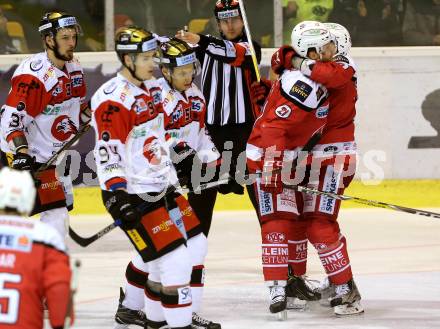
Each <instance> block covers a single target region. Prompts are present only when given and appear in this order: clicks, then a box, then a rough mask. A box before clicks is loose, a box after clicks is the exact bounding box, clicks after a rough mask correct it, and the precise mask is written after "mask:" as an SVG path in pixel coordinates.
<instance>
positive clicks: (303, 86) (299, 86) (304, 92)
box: [289, 80, 313, 102]
mask: <svg viewBox="0 0 440 329" xmlns="http://www.w3.org/2000/svg"><path fill="white" fill-rule="evenodd" d="M312 90H313V87H312V86H310V85H308V84H307V83H305V82H304V81H301V80H298V81H296V82H295V84H294V85H293V87H292V89H290V91H289V95H290V96H293V97H295V98H296V99H299V100H300V101H301V102H304V101H305V100H306V99H307V97H309V96H310V94H311V92H312Z"/></svg>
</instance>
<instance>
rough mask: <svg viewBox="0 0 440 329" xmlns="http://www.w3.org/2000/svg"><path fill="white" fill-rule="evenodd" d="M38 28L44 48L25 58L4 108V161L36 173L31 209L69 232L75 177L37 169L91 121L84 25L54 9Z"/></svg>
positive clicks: (2, 121)
mask: <svg viewBox="0 0 440 329" xmlns="http://www.w3.org/2000/svg"><path fill="white" fill-rule="evenodd" d="M38 31H39V32H40V34H41V37H42V39H43V42H44V44H45V52H42V53H38V54H36V55H33V56H31V57H29V58H27V59H25V60H24V61H23V62H21V63H20V65H19V66H18V67H17V69H16V70H15V72H14V75H13V77H12V79H11V90H10V92H9V94H8V96H7V98H6V102H5V104H4V105H3V107H2V120H1V150H2V163H3V165H8V166H10V167H13V168H15V169H18V170H27V171H30V172H31V173H32V174H33V175H34V176H36V177H35V178H36V180H37V181H38V186H39V188H38V193H37V202H36V204H35V207H34V209H33V211H32V214H36V213H41V221H43V222H46V223H48V224H50V225H51V226H53V227H55V228H56V229H57V230H58V232H60V234H61V235H62V236H65V235H66V232H67V230H66V228H67V226H68V209H67V208H68V207H69V206H70V207H71V206H72V205H71V204H67V203H66V194H70V195H71V191H67V190H66V191H65V189H67V188H68V186H71V182H70V177H63V176H60V177H56V175H55V166H50V167H49V168H48V169H47V170H44V171H42V172H39V173H38V174H37V173H36V171H37V170H38V168H39V167H40V166H41V165H42V164H44V163H45V162H46V161H47V160H48V159H49V158H50V157H51V156H52V155H53V154H54V153H56V152H57V151H58V150H59V149H60V148H61V147H63V145H64V144H65V143H67V142H68V141H69V140H70V139H71V138H73V136H74V135H75V134H76V133H77V132H78V131H79V130H80V129H81V128H80V127H81V125H84V124H87V123H88V121H90V110H89V108H88V106H87V103H86V101H85V96H86V85H85V81H84V76H83V70H82V68H81V65H80V64H79V62H78V61H77V60H76V59H75V58H74V57H73V51H74V50H75V47H76V45H77V40H78V36H79V35H80V34H81V28H80V26H79V24H78V22H77V20H76V18H75V17H74V16H72V15H68V14H66V13H63V12H50V13H47V14H45V15H44V16H43V18H42V20H41V22H40V26H39V29H38ZM60 180H63V181H64V183H63V182H61V181H60ZM70 207H69V208H70Z"/></svg>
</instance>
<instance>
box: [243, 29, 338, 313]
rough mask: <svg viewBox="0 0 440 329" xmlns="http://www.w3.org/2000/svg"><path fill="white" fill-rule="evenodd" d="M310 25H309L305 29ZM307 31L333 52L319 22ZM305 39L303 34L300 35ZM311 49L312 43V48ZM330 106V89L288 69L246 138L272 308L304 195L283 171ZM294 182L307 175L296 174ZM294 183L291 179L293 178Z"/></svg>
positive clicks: (282, 304) (279, 306) (281, 295)
mask: <svg viewBox="0 0 440 329" xmlns="http://www.w3.org/2000/svg"><path fill="white" fill-rule="evenodd" d="M307 30H308V29H306V31H307ZM308 32H309V33H306V36H307V38H305V39H306V40H307V41H309V42H311V44H313V45H314V47H313V51H314V52H316V53H318V54H322V55H324V56H328V57H330V58H331V56H332V55H333V54H334V52H335V47H336V46H335V40H334V37H333V36H332V35H331V34H330V33H329V32H328V31H327V30H326V29H322V28H320V26H316V27H313V29H311V30H310V31H308ZM301 41H302V42H303V41H304V39H302V40H301ZM310 50H312V49H310ZM328 110H329V101H328V92H327V89H326V88H325V87H324V86H323V85H321V84H319V83H317V82H315V81H313V80H311V79H309V78H308V77H306V76H305V75H304V74H302V73H301V72H300V71H298V70H289V71H284V73H283V74H282V75H281V76H280V78H279V79H278V80H277V81H276V82H275V83H274V85H273V86H272V89H271V91H270V93H269V95H268V98H267V100H266V102H265V104H264V108H263V113H262V114H261V116H260V117H259V118H258V119H257V121H256V123H255V126H254V129H253V131H252V133H251V136H250V138H249V140H248V146H247V151H246V154H247V158H248V167H249V168H251V169H252V170H253V171H256V172H259V173H261V179H257V182H256V184H255V188H256V194H257V197H258V201H259V206H260V207H259V219H260V224H261V236H262V262H263V274H264V279H265V281H266V284H267V285H268V286H269V289H270V308H269V309H270V311H271V312H272V313H278V312H281V311H283V310H285V308H286V295H285V287H286V283H287V282H286V281H287V275H288V260H289V248H288V241H289V240H291V237H292V234H293V229H294V223H295V221H298V220H299V219H300V217H301V215H302V212H303V200H302V195H301V194H299V193H297V192H295V191H293V190H291V189H288V188H286V187H283V182H282V176H283V181H284V182H285V179H291V178H292V177H290V176H291V175H290V174H289V175H288V176H287V177H284V176H285V174H284V173H283V174H282V173H281V169H282V168H283V171H286V172H288V173H289V172H290V171H295V169H296V165H297V162H300V161H302V160H301V159H300V160H298V159H299V158H301V156H302V154H301V151H305V150H307V151H308V150H310V148H311V147H313V142H314V141H315V140H316V136H319V135H320V134H321V133H322V131H323V130H324V127H325V124H326V122H327V116H328ZM294 178H295V181H296V180H298V179H299V181H298V182H296V184H298V183H300V182H302V180H305V177H302V179H301V177H299V175H295V177H294ZM290 184H292V183H290Z"/></svg>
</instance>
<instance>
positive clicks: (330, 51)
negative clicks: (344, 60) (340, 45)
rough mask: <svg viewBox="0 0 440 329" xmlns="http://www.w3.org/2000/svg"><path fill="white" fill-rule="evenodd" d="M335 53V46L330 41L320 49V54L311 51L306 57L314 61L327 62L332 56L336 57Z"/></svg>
mask: <svg viewBox="0 0 440 329" xmlns="http://www.w3.org/2000/svg"><path fill="white" fill-rule="evenodd" d="M336 51H337V49H336V45H335V44H334V43H333V41H331V42H329V43H327V44H326V45H324V46H323V47H322V51H321V53H320V54H319V53H317V52H316V51H315V50H311V51H310V52H309V53H308V57H309V58H310V59H314V60H320V61H323V62H329V61H331V60H332V59H333V56H335V55H336Z"/></svg>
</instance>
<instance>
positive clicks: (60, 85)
mask: <svg viewBox="0 0 440 329" xmlns="http://www.w3.org/2000/svg"><path fill="white" fill-rule="evenodd" d="M62 92H63V81H62V80H60V81H59V82H58V84H57V86H56V87H55V89H54V90H53V91H52V96H53V97H57V96H58V95H59V94H61V93H62Z"/></svg>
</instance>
